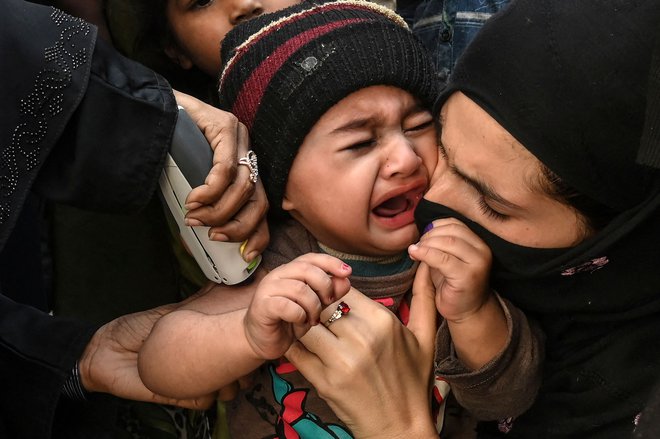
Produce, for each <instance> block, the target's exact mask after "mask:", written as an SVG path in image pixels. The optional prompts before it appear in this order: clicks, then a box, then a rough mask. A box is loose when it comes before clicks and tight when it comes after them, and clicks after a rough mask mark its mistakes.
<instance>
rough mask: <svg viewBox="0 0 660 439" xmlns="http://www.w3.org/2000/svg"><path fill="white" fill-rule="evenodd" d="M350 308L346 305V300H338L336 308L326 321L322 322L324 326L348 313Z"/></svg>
mask: <svg viewBox="0 0 660 439" xmlns="http://www.w3.org/2000/svg"><path fill="white" fill-rule="evenodd" d="M350 310H351V307H350V306H348V304H347V303H346V302H339V305H337V309H336V310H335V312H333V313H332V315H331V316H330V318H329V319H328V320H326V322H325V323H324V325H325V327H326V328H327V327H328V326H330V325H331V324H332V323H333V322H336V321H337V320H339V319H341V318H342V317H344V315H346V314H348V313H349V311H350Z"/></svg>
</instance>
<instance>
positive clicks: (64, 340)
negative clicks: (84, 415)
mask: <svg viewBox="0 0 660 439" xmlns="http://www.w3.org/2000/svg"><path fill="white" fill-rule="evenodd" d="M94 329H95V328H93V327H91V326H88V325H85V324H83V323H80V322H75V321H71V320H66V319H61V318H57V317H52V316H50V315H48V314H45V313H43V312H41V311H38V310H37V309H35V308H32V307H30V306H27V305H22V304H19V303H16V302H13V301H12V300H10V299H8V298H7V297H5V296H4V295H2V294H0V370H1V371H2V373H3V375H4V379H3V380H2V392H0V395H1V396H0V413H2V418H4V424H5V425H4V428H5V429H6V430H7V431H6V433H7V434H8V436H6V437H16V438H18V437H25V438H27V437H30V438H48V437H50V428H51V424H52V421H53V414H54V411H55V407H56V406H57V402H58V400H59V398H60V394H61V393H60V392H61V389H62V386H63V385H64V381H65V379H66V377H67V374H68V372H69V371H70V370H71V368H72V367H73V365H74V364H75V362H76V361H77V360H78V358H79V357H80V355H81V354H82V351H83V350H84V348H85V346H86V345H87V343H88V341H89V339H91V337H92V334H93V332H94Z"/></svg>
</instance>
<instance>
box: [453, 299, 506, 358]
mask: <svg viewBox="0 0 660 439" xmlns="http://www.w3.org/2000/svg"><path fill="white" fill-rule="evenodd" d="M447 327H448V328H449V332H450V334H451V339H452V342H453V344H454V349H455V351H456V356H457V357H458V359H459V360H460V361H461V362H462V363H463V364H464V365H465V366H466V367H468V368H470V369H474V370H476V369H479V368H480V367H482V366H483V365H485V364H486V363H488V362H489V361H491V360H492V359H493V358H495V356H497V355H498V354H499V353H500V352H501V351H502V349H504V346H505V345H506V343H507V339H508V334H509V329H508V326H507V321H506V317H505V315H504V311H503V310H502V307H501V306H500V303H499V300H498V299H497V297H496V296H495V294H494V293H492V294H490V296H489V297H488V299H487V301H486V302H485V303H484V304H483V305H482V306H481V308H479V310H477V311H476V312H475V313H473V314H472V315H470V316H469V317H467V318H466V319H463V320H461V321H447Z"/></svg>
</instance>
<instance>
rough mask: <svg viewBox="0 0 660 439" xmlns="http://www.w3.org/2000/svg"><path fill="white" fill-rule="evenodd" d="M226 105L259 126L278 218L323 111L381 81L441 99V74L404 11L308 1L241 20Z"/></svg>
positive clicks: (264, 172)
mask: <svg viewBox="0 0 660 439" xmlns="http://www.w3.org/2000/svg"><path fill="white" fill-rule="evenodd" d="M221 56H222V59H223V60H224V61H223V69H222V73H221V76H220V84H219V93H220V105H221V107H222V108H223V109H225V110H227V111H231V112H232V113H233V114H235V115H236V116H237V117H238V119H239V120H240V121H241V122H243V123H244V124H245V125H246V126H247V127H248V129H249V131H250V135H251V140H252V149H253V150H254V151H255V153H256V154H257V156H258V158H259V175H260V176H261V177H262V179H263V183H264V186H265V188H266V193H267V195H268V200H269V202H270V209H271V211H270V213H271V218H272V219H276V218H283V217H285V216H286V215H285V213H284V212H283V211H282V209H281V205H282V198H283V196H284V191H285V189H286V182H287V178H288V175H289V170H290V168H291V165H292V163H293V159H294V157H295V156H296V154H297V152H298V148H299V147H300V145H301V144H302V142H303V140H304V138H305V136H306V135H307V133H308V132H309V131H310V130H311V128H312V127H313V126H314V124H315V123H316V122H317V121H318V120H319V118H320V117H321V116H322V115H323V114H324V113H325V112H326V111H327V110H328V109H330V107H332V106H333V105H334V104H336V103H337V102H339V101H340V100H341V99H343V98H344V97H346V96H348V95H349V94H351V93H353V92H355V91H357V90H360V89H362V88H365V87H369V86H373V85H391V86H396V87H399V88H401V89H403V90H406V91H408V92H410V93H411V94H412V95H413V96H415V97H417V98H418V99H419V100H420V101H421V103H422V104H423V105H426V106H428V107H429V108H430V107H431V105H432V103H433V100H434V99H435V97H436V95H437V93H438V90H439V85H440V81H439V80H438V79H437V74H436V72H435V69H434V66H433V64H432V62H431V60H430V57H429V56H428V54H427V53H426V51H425V49H424V48H423V47H422V45H421V44H420V43H419V42H418V41H417V40H416V39H415V38H414V37H413V36H412V34H411V33H410V31H409V29H408V27H407V26H406V24H405V22H404V21H403V19H402V18H401V17H399V16H398V15H396V14H395V13H394V12H392V11H391V10H389V9H387V8H384V7H382V6H378V5H376V4H374V3H371V2H368V1H360V0H339V1H332V2H323V1H304V2H303V3H301V4H299V5H295V6H292V7H290V8H287V9H283V10H281V11H278V12H275V13H273V14H267V15H262V16H259V17H257V18H254V19H252V20H249V21H247V22H245V23H243V24H241V25H239V26H237V27H236V28H234V29H233V30H232V31H231V32H230V33H228V34H227V36H226V37H225V39H224V41H223V44H222V53H221Z"/></svg>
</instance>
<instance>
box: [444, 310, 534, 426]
mask: <svg viewBox="0 0 660 439" xmlns="http://www.w3.org/2000/svg"><path fill="white" fill-rule="evenodd" d="M499 300H500V303H501V305H502V307H503V311H504V314H505V317H506V320H507V326H508V328H509V330H508V337H507V342H506V344H505V346H504V347H503V349H502V351H501V352H499V353H498V355H497V356H496V357H495V358H493V359H492V360H491V361H489V362H488V363H486V364H485V365H484V366H482V367H481V368H479V369H477V370H474V369H471V368H468V367H466V366H465V365H464V364H463V363H462V362H461V361H460V360H459V359H458V358H456V355H455V351H454V348H453V342H452V339H451V336H450V334H449V330H448V329H447V324H446V322H444V323H443V324H442V325H441V327H440V329H439V330H438V333H437V338H436V363H437V367H436V375H438V376H441V377H443V378H445V379H446V380H447V381H448V382H449V383H450V385H451V388H452V393H453V394H454V395H455V396H456V399H457V400H458V402H459V403H460V404H461V405H462V406H463V407H465V408H466V409H467V410H468V411H469V412H470V413H471V414H472V415H474V416H475V417H476V418H477V419H480V420H496V419H502V418H507V417H515V416H519V415H520V414H521V413H523V412H524V411H525V410H527V409H528V408H529V406H530V405H531V404H532V402H533V401H534V399H535V397H536V393H537V391H538V388H539V386H540V383H541V378H542V365H543V358H544V341H545V336H544V334H543V332H542V331H541V330H540V328H539V327H538V325H536V324H535V322H533V321H531V320H528V319H527V317H526V316H525V314H524V313H523V312H522V311H520V310H519V309H517V308H516V307H514V306H513V305H512V304H511V303H510V302H508V301H506V300H504V299H501V298H500V299H499Z"/></svg>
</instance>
